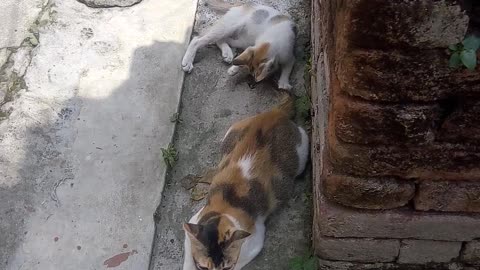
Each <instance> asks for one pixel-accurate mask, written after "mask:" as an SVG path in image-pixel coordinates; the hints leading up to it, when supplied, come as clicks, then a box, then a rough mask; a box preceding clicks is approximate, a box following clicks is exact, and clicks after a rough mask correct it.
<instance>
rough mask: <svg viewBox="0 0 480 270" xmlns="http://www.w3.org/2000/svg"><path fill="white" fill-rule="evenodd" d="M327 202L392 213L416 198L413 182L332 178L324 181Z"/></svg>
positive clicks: (350, 177)
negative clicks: (393, 209)
mask: <svg viewBox="0 0 480 270" xmlns="http://www.w3.org/2000/svg"><path fill="white" fill-rule="evenodd" d="M324 190H325V196H326V197H327V199H329V200H331V201H334V202H337V203H340V204H343V205H345V206H351V207H355V208H364V209H391V208H396V207H400V206H404V205H406V204H407V203H408V202H409V201H410V200H411V199H412V198H413V196H414V195H415V185H414V183H412V182H409V181H405V180H403V181H402V180H399V179H396V178H393V177H383V178H369V177H366V178H360V177H353V176H346V175H337V174H331V175H328V176H327V177H326V178H325V182H324Z"/></svg>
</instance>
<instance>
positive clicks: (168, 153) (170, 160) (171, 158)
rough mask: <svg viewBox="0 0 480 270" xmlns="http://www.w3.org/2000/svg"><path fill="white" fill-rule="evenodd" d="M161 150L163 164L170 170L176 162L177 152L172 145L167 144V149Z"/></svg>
mask: <svg viewBox="0 0 480 270" xmlns="http://www.w3.org/2000/svg"><path fill="white" fill-rule="evenodd" d="M161 150H162V156H163V161H165V164H166V165H167V167H168V168H172V167H173V165H175V162H177V160H178V152H177V150H176V149H175V146H173V144H171V143H170V144H169V145H168V147H167V148H166V149H165V148H161Z"/></svg>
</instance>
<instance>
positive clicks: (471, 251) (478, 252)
mask: <svg viewBox="0 0 480 270" xmlns="http://www.w3.org/2000/svg"><path fill="white" fill-rule="evenodd" d="M461 259H462V261H464V262H466V263H468V264H473V265H480V241H478V240H477V241H471V242H468V243H466V244H465V248H464V249H463V251H462V257H461Z"/></svg>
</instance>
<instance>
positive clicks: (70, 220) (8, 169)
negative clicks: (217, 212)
mask: <svg viewBox="0 0 480 270" xmlns="http://www.w3.org/2000/svg"><path fill="white" fill-rule="evenodd" d="M102 46H106V49H108V48H111V47H109V45H108V44H103V45H102ZM101 51H103V52H105V53H114V52H107V51H108V50H101ZM183 51H184V44H178V43H174V42H154V43H153V44H152V45H150V46H145V47H139V48H137V49H135V51H134V53H133V55H131V56H127V57H128V58H129V60H130V71H129V74H128V78H127V79H126V80H125V81H123V82H119V84H118V85H119V86H118V87H116V88H114V89H111V90H110V89H105V86H104V85H105V80H106V78H105V77H103V76H91V77H90V78H92V77H93V78H97V79H96V80H98V81H95V80H91V79H90V80H89V82H88V83H87V84H84V83H83V82H84V81H83V80H84V79H83V78H82V76H86V77H89V76H90V75H92V74H91V73H95V72H101V73H102V74H106V73H105V69H107V70H108V68H112V70H111V75H112V76H113V77H114V76H115V72H117V71H116V70H115V68H114V67H111V66H108V65H109V64H111V62H108V61H110V60H111V59H110V58H105V60H104V59H103V58H102V56H101V55H100V56H98V57H99V58H98V59H97V60H98V61H99V62H100V64H102V61H105V63H103V64H105V66H104V67H102V66H101V65H100V66H96V67H95V65H93V68H90V67H88V66H87V68H86V69H85V70H84V71H83V72H82V75H81V76H80V75H79V77H78V78H76V77H75V76H73V77H71V78H70V79H71V80H72V81H75V80H76V79H78V81H77V83H74V85H73V86H72V87H71V89H70V88H69V86H65V88H64V89H58V91H60V92H62V91H63V93H62V94H63V95H65V96H70V97H69V98H67V99H64V101H62V102H58V100H60V98H58V99H57V100H55V99H54V98H52V97H51V96H48V94H46V93H44V90H45V89H42V88H38V87H36V86H35V85H29V88H30V91H25V92H23V93H21V95H20V96H19V97H18V98H17V99H16V100H15V102H14V103H13V105H12V106H13V111H12V114H11V115H10V118H9V119H7V120H4V121H3V122H1V123H0V130H1V131H2V132H3V133H2V134H1V135H0V146H1V148H0V171H3V173H2V174H0V175H3V176H5V177H6V178H5V179H4V180H2V181H0V215H1V219H0V243H1V244H0V268H1V269H72V268H71V267H72V266H73V265H74V266H75V268H77V269H100V268H103V267H105V266H104V262H105V261H106V260H107V259H109V258H111V257H113V256H115V255H117V254H121V253H125V252H130V254H131V256H130V258H129V256H127V259H126V261H125V262H123V261H122V262H120V263H121V266H119V267H118V268H116V269H142V268H143V269H145V268H147V266H148V262H149V258H150V251H151V239H152V236H153V226H154V225H153V218H152V216H153V213H154V210H155V208H156V206H157V204H158V202H159V196H160V194H161V191H162V188H163V175H164V172H165V166H164V165H163V163H162V160H161V150H160V148H161V147H163V146H164V145H166V144H168V143H169V142H170V140H171V138H172V133H173V124H172V123H171V122H170V117H171V115H172V114H173V113H175V112H176V110H177V104H178V100H179V97H180V92H179V90H180V89H179V87H178V86H177V88H175V84H174V83H172V78H174V77H175V76H179V74H178V73H179V72H181V71H180V70H179V69H172V68H170V66H169V64H171V63H173V62H175V63H176V62H178V59H179V57H178V55H179V54H181V53H183ZM165 52H168V53H165ZM120 60H122V61H125V59H120ZM62 64H63V65H66V66H68V64H69V63H68V60H66V61H63V62H62V61H59V62H58V63H56V65H57V66H58V65H62ZM96 64H98V62H97V63H96ZM50 65H52V66H51V67H52V68H53V67H54V64H53V63H50ZM30 68H35V66H33V67H30ZM65 68H68V67H65ZM43 70H49V69H48V68H45V69H43ZM99 70H101V71H99ZM49 71H50V70H49ZM107 73H108V72H107ZM66 74H68V72H67V73H66ZM43 75H44V76H52V77H51V80H53V81H55V80H56V77H55V75H58V76H61V74H58V73H57V74H55V73H53V74H50V73H49V74H43ZM77 75H78V74H77ZM182 76H183V75H182ZM107 78H108V76H107ZM110 78H111V77H110ZM31 83H37V82H31ZM82 85H83V86H82ZM107 85H108V84H107ZM47 91H48V90H47ZM62 94H60V95H59V96H62ZM52 100H53V102H52ZM28 104H33V105H35V106H33V105H32V106H28ZM39 104H40V105H39ZM16 105H18V107H15V106H16ZM25 108H30V111H29V110H25Z"/></svg>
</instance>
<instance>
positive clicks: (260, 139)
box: [255, 129, 268, 148]
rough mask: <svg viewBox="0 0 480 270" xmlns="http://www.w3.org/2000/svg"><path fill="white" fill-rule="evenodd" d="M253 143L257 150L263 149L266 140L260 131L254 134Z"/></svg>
mask: <svg viewBox="0 0 480 270" xmlns="http://www.w3.org/2000/svg"><path fill="white" fill-rule="evenodd" d="M255 141H256V143H257V147H258V148H263V147H265V145H267V142H268V138H267V136H266V135H265V134H264V133H263V131H262V130H261V129H259V130H257V134H255Z"/></svg>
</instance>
